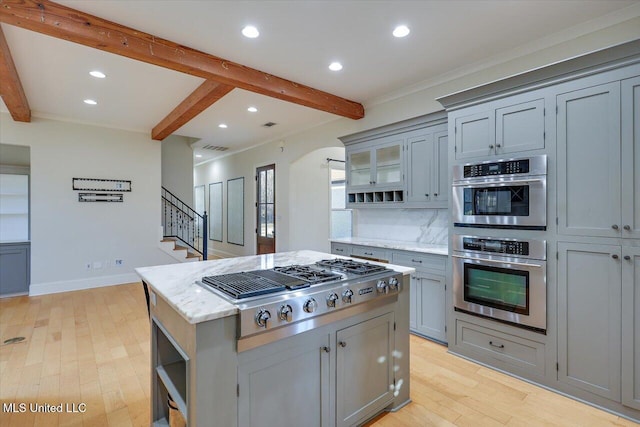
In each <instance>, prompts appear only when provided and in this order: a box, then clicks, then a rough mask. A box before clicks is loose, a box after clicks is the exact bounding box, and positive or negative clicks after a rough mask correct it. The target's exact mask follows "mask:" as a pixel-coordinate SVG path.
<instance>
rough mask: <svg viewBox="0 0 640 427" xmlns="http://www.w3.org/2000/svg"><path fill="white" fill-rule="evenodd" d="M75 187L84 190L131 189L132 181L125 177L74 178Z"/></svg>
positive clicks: (127, 190) (128, 190)
mask: <svg viewBox="0 0 640 427" xmlns="http://www.w3.org/2000/svg"><path fill="white" fill-rule="evenodd" d="M73 189H74V190H83V191H125V192H130V191H131V181H127V180H123V179H99V178H73Z"/></svg>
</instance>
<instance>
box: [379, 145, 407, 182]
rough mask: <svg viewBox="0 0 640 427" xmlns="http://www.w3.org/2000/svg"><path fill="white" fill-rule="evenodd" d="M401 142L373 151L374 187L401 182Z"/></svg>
mask: <svg viewBox="0 0 640 427" xmlns="http://www.w3.org/2000/svg"><path fill="white" fill-rule="evenodd" d="M401 160H402V140H400V141H394V142H392V143H390V144H388V145H387V144H386V145H384V146H382V147H379V148H376V149H375V162H376V163H375V166H376V169H375V170H376V173H375V180H374V184H375V185H386V184H396V183H400V182H402V163H401Z"/></svg>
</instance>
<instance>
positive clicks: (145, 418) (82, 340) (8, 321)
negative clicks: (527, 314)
mask: <svg viewBox="0 0 640 427" xmlns="http://www.w3.org/2000/svg"><path fill="white" fill-rule="evenodd" d="M16 336H24V337H25V338H26V340H25V341H24V342H22V343H19V344H6V345H1V344H2V343H3V342H4V340H6V339H9V338H12V337H16ZM149 374H150V366H149V320H148V317H147V310H146V305H145V302H144V293H143V291H142V286H141V285H140V284H139V283H137V284H130V285H121V286H112V287H107V288H98V289H91V290H86V291H78V292H69V293H64V294H55V295H46V296H41V297H32V298H28V297H17V298H9V299H3V300H0V404H4V403H22V402H24V403H26V404H27V405H28V404H29V403H40V404H42V403H49V404H52V405H57V404H60V403H63V404H65V403H69V404H72V403H76V404H77V403H85V404H86V405H87V411H86V412H85V413H83V414H81V413H76V414H73V413H68V414H67V413H63V414H54V413H30V412H29V411H28V410H27V412H25V413H5V412H0V426H2V427H9V426H11V427H13V426H46V427H49V426H51V427H55V426H91V427H93V426H113V427H120V426H148V425H149ZM411 398H412V400H413V402H412V403H410V404H409V405H407V406H406V407H405V408H403V409H402V410H400V411H399V412H397V413H389V414H384V415H381V416H379V417H378V418H376V419H375V420H373V421H372V422H370V423H369V424H367V426H369V427H404V426H407V427H420V426H450V425H456V426H473V427H476V426H514V427H516V426H535V425H541V426H542V425H544V426H563V427H564V426H594V427H595V426H598V427H599V426H636V427H637V426H638V424H635V423H632V422H630V421H627V420H624V419H621V418H619V417H616V416H614V415H610V414H608V413H606V412H603V411H599V410H597V409H595V408H592V407H590V406H587V405H584V404H581V403H578V402H576V401H573V400H571V399H568V398H565V397H562V396H560V395H557V394H555V393H553V392H550V391H547V390H544V389H541V388H539V387H536V386H533V385H530V384H527V383H524V382H522V381H519V380H516V379H514V378H511V377H509V376H507V375H503V374H500V373H498V372H495V371H492V370H491V369H487V368H484V367H481V366H479V365H476V364H474V363H471V362H468V361H466V360H463V359H460V358H458V357H455V356H452V355H450V354H447V353H446V348H445V347H443V346H440V345H438V344H434V343H432V342H430V341H426V340H423V339H421V338H417V337H414V336H412V337H411ZM265 427H272V426H265ZM301 427H302V426H301Z"/></svg>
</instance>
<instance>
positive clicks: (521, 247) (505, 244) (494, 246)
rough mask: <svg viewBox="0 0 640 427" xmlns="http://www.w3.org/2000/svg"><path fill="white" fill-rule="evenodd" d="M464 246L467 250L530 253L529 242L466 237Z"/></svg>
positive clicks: (515, 253)
mask: <svg viewBox="0 0 640 427" xmlns="http://www.w3.org/2000/svg"><path fill="white" fill-rule="evenodd" d="M462 248H463V249H464V250H466V251H478V252H489V253H497V254H505V255H525V256H526V255H529V242H526V241H520V240H497V239H485V238H479V237H464V238H463V239H462Z"/></svg>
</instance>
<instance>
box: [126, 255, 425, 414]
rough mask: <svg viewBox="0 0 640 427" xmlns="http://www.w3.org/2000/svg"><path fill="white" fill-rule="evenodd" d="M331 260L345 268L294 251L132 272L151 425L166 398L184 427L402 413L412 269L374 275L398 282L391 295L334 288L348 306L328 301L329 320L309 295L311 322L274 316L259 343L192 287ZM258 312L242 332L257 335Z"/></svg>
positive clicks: (212, 298) (223, 304) (223, 305)
mask: <svg viewBox="0 0 640 427" xmlns="http://www.w3.org/2000/svg"><path fill="white" fill-rule="evenodd" d="M335 258H341V259H348V258H344V257H336V256H335V255H330V254H326V253H320V252H313V251H297V252H288V253H278V254H269V255H260V256H249V257H240V258H230V259H223V260H216V261H205V262H198V263H185V264H178V265H175V264H174V265H166V266H157V267H146V268H139V269H137V270H136V271H137V273H138V274H139V275H140V277H141V278H142V280H143V281H144V283H146V284H147V285H148V287H149V296H150V314H151V322H152V328H151V334H152V337H151V345H152V349H151V353H152V376H151V390H152V402H151V403H152V405H151V407H152V408H151V419H152V422H153V425H167V419H168V416H169V410H168V406H167V398H168V395H171V397H172V398H173V399H174V400H175V402H176V404H177V407H178V409H179V412H180V413H181V414H182V415H183V416H184V417H185V418H186V419H187V421H188V425H190V426H212V427H216V426H222V427H229V426H242V427H245V426H247V427H248V426H257V425H261V426H265V425H278V426H283V427H286V426H291V427H296V426H299V425H305V426H319V427H321V426H337V427H342V426H351V425H360V424H362V423H363V422H365V421H366V420H367V419H370V418H372V417H373V416H375V415H377V414H378V413H380V412H381V411H384V410H395V409H398V408H400V407H402V406H403V405H404V404H406V403H408V401H409V337H408V332H409V310H408V307H409V286H408V283H409V274H411V273H412V272H413V271H414V269H413V268H407V267H400V266H394V265H388V264H384V266H385V267H387V268H388V269H391V270H393V271H390V272H388V273H386V274H387V275H389V274H395V276H394V278H395V277H397V278H399V279H400V280H399V283H398V284H397V285H396V286H395V290H394V289H391V291H390V290H389V288H388V287H387V286H386V283H384V281H382V282H383V284H385V286H384V287H380V283H381V281H380V280H379V281H378V286H377V288H376V287H375V286H373V287H366V288H363V287H362V286H361V287H360V288H358V287H357V285H353V286H352V284H354V283H356V281H351V282H349V281H346V282H344V283H340V284H338V286H342V288H340V289H341V290H342V289H345V290H346V291H348V290H349V289H348V288H353V290H354V291H355V294H353V297H351V296H349V299H348V303H347V300H346V299H345V297H344V295H345V294H344V293H343V294H342V295H343V299H342V300H338V301H337V303H336V301H335V300H333V301H332V302H333V303H334V304H336V305H333V306H332V305H331V303H330V302H329V301H330V298H329V297H327V303H326V305H327V306H330V308H331V307H336V310H335V311H333V310H327V308H326V307H325V304H324V300H321V299H320V298H319V296H318V295H320V293H319V291H316V297H315V298H316V299H317V300H319V301H320V303H319V305H316V307H317V310H316V314H315V317H313V318H303V320H300V321H295V319H296V317H295V316H294V317H293V320H292V319H291V318H290V317H282V313H280V319H285V318H286V319H287V321H284V320H282V322H280V323H277V318H276V317H275V314H276V313H275V312H274V313H273V316H274V317H273V318H272V319H271V320H269V321H268V322H267V320H265V321H264V324H265V327H264V332H263V331H261V332H258V333H253V332H249V334H248V336H244V332H241V331H244V330H245V328H246V326H247V323H248V322H247V321H246V320H242V319H244V318H243V317H242V316H243V314H242V310H241V308H242V307H243V305H242V304H238V303H232V302H230V301H229V300H228V299H226V298H223V297H222V296H219V295H218V294H217V293H214V292H212V291H210V290H209V289H206V287H204V286H202V285H201V284H198V283H196V282H198V281H200V280H201V279H202V278H203V277H204V276H219V275H223V274H232V273H238V272H247V271H255V270H269V269H272V268H274V267H279V266H288V265H303V266H304V265H310V264H314V263H316V262H317V261H321V260H326V259H335ZM371 264H372V265H376V264H375V263H371ZM386 271H389V270H386ZM380 274H382V273H380ZM388 281H389V284H391V283H392V282H391V279H389V280H388ZM394 284H395V280H394ZM329 285H330V284H329ZM322 286H325V285H322ZM334 288H335V286H334ZM312 289H313V288H312ZM317 289H323V288H322V287H319V288H317ZM346 291H345V293H346ZM293 295H295V293H294V294H293ZM331 295H333V294H331ZM378 295H379V296H380V298H375V299H371V300H370V299H369V298H371V297H375V296H378ZM352 298H353V300H352ZM312 299H313V298H312ZM361 299H362V301H366V302H364V303H360V301H361ZM291 301H292V303H291V305H292V306H293V307H294V309H293V311H294V313H295V314H296V315H297V312H296V310H297V306H295V305H294V304H293V301H294V299H292V300H291ZM352 303H353V304H352ZM314 304H316V302H315V301H314ZM267 307H268V306H267ZM308 308H309V307H307V304H305V308H304V311H305V312H307V313H311V312H313V311H314V309H315V307H313V308H311V309H310V311H308V310H307V309H308ZM289 309H291V307H289ZM323 310H324V311H323ZM264 311H266V310H264V309H260V310H258V311H257V312H256V315H255V319H254V318H253V317H252V318H251V320H252V322H251V323H254V322H253V320H255V322H257V323H258V324H260V323H261V322H258V320H259V319H260V316H261V315H263V314H264ZM271 311H274V310H271ZM298 311H300V312H301V311H302V310H298ZM261 313H262V314H261ZM266 319H269V317H267V318H266ZM289 322H290V323H289ZM281 324H282V325H281ZM253 326H254V328H255V325H253ZM241 334H242V335H243V336H242V339H239V338H240V335H241ZM264 337H268V338H269V339H265V338H264Z"/></svg>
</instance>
